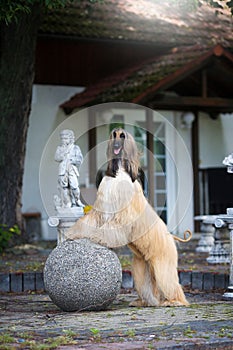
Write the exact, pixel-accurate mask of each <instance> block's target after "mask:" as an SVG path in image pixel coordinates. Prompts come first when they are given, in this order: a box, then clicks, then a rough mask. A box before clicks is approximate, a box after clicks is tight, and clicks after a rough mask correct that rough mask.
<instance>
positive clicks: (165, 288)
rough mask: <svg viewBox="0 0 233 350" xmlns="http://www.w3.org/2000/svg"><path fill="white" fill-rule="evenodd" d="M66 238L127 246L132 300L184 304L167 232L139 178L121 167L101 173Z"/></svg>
mask: <svg viewBox="0 0 233 350" xmlns="http://www.w3.org/2000/svg"><path fill="white" fill-rule="evenodd" d="M67 238H68V239H79V238H89V239H90V240H92V241H94V242H96V243H99V244H101V245H104V246H106V247H109V248H114V247H118V246H123V245H128V246H129V247H130V249H131V250H132V251H133V253H134V258H133V276H134V282H135V287H136V290H137V292H138V295H139V299H138V300H136V301H135V302H133V303H132V305H133V306H160V305H162V306H170V305H171V306H179V305H188V302H187V300H186V298H185V295H184V293H183V290H182V287H181V286H180V284H179V280H178V273H177V261H178V256H177V249H176V245H175V242H174V239H173V236H172V235H171V234H170V233H169V232H168V230H167V226H166V225H165V223H164V222H163V221H162V220H161V219H160V217H159V216H158V215H157V213H156V212H155V211H154V209H153V208H152V207H151V206H150V204H149V203H148V202H147V200H146V198H145V196H144V194H143V191H142V188H141V185H140V183H139V182H138V181H137V180H135V181H134V182H132V179H131V177H130V176H129V175H128V173H126V172H125V171H124V169H122V168H120V169H119V170H118V171H117V174H116V177H110V176H105V177H104V178H103V180H102V181H101V183H100V186H99V189H98V192H97V199H96V201H95V203H94V206H93V209H92V210H91V211H90V212H89V213H88V214H87V215H85V216H84V217H82V218H81V219H79V220H78V221H77V222H76V224H75V225H74V226H73V227H71V229H70V230H69V231H68V232H67Z"/></svg>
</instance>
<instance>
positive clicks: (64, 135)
mask: <svg viewBox="0 0 233 350" xmlns="http://www.w3.org/2000/svg"><path fill="white" fill-rule="evenodd" d="M60 137H61V141H62V143H63V144H67V145H68V144H70V143H73V142H74V140H75V137H74V132H73V130H69V129H66V130H62V131H61V132H60Z"/></svg>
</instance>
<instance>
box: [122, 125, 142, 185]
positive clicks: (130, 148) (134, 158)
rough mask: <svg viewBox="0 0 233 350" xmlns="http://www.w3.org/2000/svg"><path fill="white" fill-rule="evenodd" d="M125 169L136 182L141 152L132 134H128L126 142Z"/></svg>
mask: <svg viewBox="0 0 233 350" xmlns="http://www.w3.org/2000/svg"><path fill="white" fill-rule="evenodd" d="M123 158H124V167H125V170H126V171H127V173H128V174H129V175H130V177H131V179H132V181H133V182H134V181H135V180H136V179H137V178H138V172H139V152H138V148H137V145H136V142H135V140H134V138H133V136H132V135H131V134H129V133H128V132H127V133H126V137H125V141H124V155H123Z"/></svg>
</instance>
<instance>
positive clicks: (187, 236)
mask: <svg viewBox="0 0 233 350" xmlns="http://www.w3.org/2000/svg"><path fill="white" fill-rule="evenodd" d="M172 237H173V238H174V239H175V240H176V241H179V242H184V243H186V242H188V241H190V239H191V238H192V232H191V231H190V230H185V231H184V238H180V237H178V236H175V235H172Z"/></svg>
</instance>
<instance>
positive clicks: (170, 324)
mask: <svg viewBox="0 0 233 350" xmlns="http://www.w3.org/2000/svg"><path fill="white" fill-rule="evenodd" d="M186 295H187V298H188V300H189V301H190V303H191V305H190V306H189V307H170V308H130V307H129V306H128V304H129V302H130V301H132V300H133V299H134V298H135V297H136V295H135V293H131V294H120V295H119V296H118V298H117V299H116V300H115V302H114V303H113V304H112V305H111V306H110V307H109V308H108V310H106V311H101V312H82V313H78V312H72V313H67V312H62V311H61V310H59V309H58V308H57V307H56V306H55V305H54V304H53V303H52V302H51V301H50V299H49V297H48V296H47V295H46V294H10V293H7V294H4V295H1V300H0V314H1V318H0V349H18V348H21V349H42V344H44V346H45V344H46V345H47V346H49V344H50V345H51V344H52V340H51V339H53V342H57V344H58V346H57V347H56V348H57V349H60V350H61V349H63V350H71V349H76V350H77V349H86V350H97V349H110V350H111V349H113V350H117V349H119V350H120V349H124V350H130V349H134V350H136V349H233V327H232V324H233V323H232V318H233V303H232V302H231V301H230V302H229V301H223V300H222V295H221V294H219V293H215V294H214V293H197V292H196V293H194V292H192V293H187V294H186ZM3 334H4V335H8V336H9V337H11V341H10V342H8V343H6V342H5V344H4V342H3V337H2V336H1V335H3ZM59 344H60V346H59ZM63 344H65V345H63ZM7 346H8V347H7ZM44 348H45V349H46V347H44ZM50 348H52V347H50ZM53 348H54V347H53ZM47 349H49V347H47Z"/></svg>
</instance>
